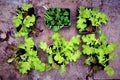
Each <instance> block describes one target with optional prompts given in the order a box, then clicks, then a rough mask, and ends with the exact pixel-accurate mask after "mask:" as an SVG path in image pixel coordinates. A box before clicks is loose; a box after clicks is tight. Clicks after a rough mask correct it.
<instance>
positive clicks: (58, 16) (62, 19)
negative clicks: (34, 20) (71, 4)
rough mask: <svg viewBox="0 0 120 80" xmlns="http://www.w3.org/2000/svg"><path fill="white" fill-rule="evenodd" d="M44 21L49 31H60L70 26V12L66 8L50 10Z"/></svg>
mask: <svg viewBox="0 0 120 80" xmlns="http://www.w3.org/2000/svg"><path fill="white" fill-rule="evenodd" d="M44 14H45V16H44V21H45V23H46V27H47V28H48V29H50V28H52V29H53V31H58V30H59V29H60V28H62V27H64V26H70V25H71V22H70V11H69V9H64V8H49V9H48V10H46V11H45V13H44Z"/></svg>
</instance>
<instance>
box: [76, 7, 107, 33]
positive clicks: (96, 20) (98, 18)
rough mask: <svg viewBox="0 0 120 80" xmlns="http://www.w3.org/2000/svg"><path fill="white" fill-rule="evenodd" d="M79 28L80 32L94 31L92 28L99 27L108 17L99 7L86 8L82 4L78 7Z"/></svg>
mask: <svg viewBox="0 0 120 80" xmlns="http://www.w3.org/2000/svg"><path fill="white" fill-rule="evenodd" d="M78 12H79V13H78V17H77V23H76V24H77V26H76V27H77V29H78V30H79V32H83V31H87V32H89V31H92V30H91V28H94V27H98V26H100V25H101V24H102V23H104V24H106V22H107V21H108V17H107V15H106V14H105V13H103V12H100V10H99V9H97V8H86V7H84V6H80V7H79V9H78Z"/></svg>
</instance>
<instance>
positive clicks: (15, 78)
mask: <svg viewBox="0 0 120 80" xmlns="http://www.w3.org/2000/svg"><path fill="white" fill-rule="evenodd" d="M25 2H26V3H32V4H33V5H34V8H35V14H36V16H40V17H39V18H38V19H37V21H36V25H35V27H36V28H38V29H40V30H43V31H42V32H38V36H35V35H33V37H34V41H35V45H36V46H37V44H38V42H39V41H46V42H47V43H48V44H51V43H52V40H51V38H50V36H51V34H52V30H48V29H46V28H45V24H44V20H43V15H44V14H43V12H44V8H43V7H42V6H43V5H46V4H47V5H48V6H49V7H52V6H53V7H63V8H69V9H70V10H71V21H72V26H71V27H70V28H63V29H61V30H60V31H59V33H60V34H61V35H62V36H63V37H64V38H65V39H67V40H69V39H70V38H71V37H72V36H74V35H77V30H76V28H75V26H76V25H75V22H76V10H77V8H78V7H79V6H81V5H82V6H86V7H96V8H99V9H100V10H101V11H103V12H105V13H106V14H107V15H108V16H109V21H108V24H107V25H102V26H101V27H102V30H103V32H105V33H106V35H107V40H108V41H109V42H113V41H115V42H117V44H118V46H117V48H116V49H115V53H116V54H117V55H118V56H117V57H116V58H115V60H113V61H110V62H109V63H110V65H111V66H112V67H113V69H114V70H115V74H114V76H112V77H109V76H107V75H106V73H105V72H104V71H103V70H101V71H98V72H96V73H95V74H94V75H93V76H92V77H91V79H90V80H108V79H109V80H113V79H114V80H117V79H119V80H120V0H0V36H2V38H4V39H3V40H0V80H86V76H87V74H88V72H89V70H90V67H88V66H86V65H84V63H83V61H84V59H85V57H83V56H82V57H81V58H80V59H79V60H77V62H76V63H70V64H69V65H67V66H66V72H65V73H63V74H60V73H59V72H58V71H56V70H50V71H49V72H38V71H34V70H32V71H30V72H29V73H28V74H25V75H22V74H20V73H19V72H18V71H17V70H16V68H15V66H14V65H13V64H8V63H7V59H8V58H9V57H10V56H11V54H12V53H13V51H12V48H10V47H9V46H10V45H11V44H15V45H16V44H17V43H18V41H21V42H22V41H23V38H15V37H14V33H15V32H16V30H15V28H14V27H13V25H12V17H13V16H14V15H15V10H16V8H17V7H20V6H21V5H22V3H25ZM38 50H39V52H40V53H39V55H40V56H41V59H42V60H43V61H46V58H45V57H43V56H44V53H43V52H42V51H41V50H40V49H38Z"/></svg>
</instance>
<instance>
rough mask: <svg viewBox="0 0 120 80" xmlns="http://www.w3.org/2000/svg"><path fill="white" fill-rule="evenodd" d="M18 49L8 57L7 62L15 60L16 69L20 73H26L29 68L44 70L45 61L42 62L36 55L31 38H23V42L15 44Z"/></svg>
mask: <svg viewBox="0 0 120 80" xmlns="http://www.w3.org/2000/svg"><path fill="white" fill-rule="evenodd" d="M17 48H18V51H19V50H23V52H22V51H21V52H20V51H19V53H16V54H15V55H16V56H15V57H14V58H10V59H8V63H11V62H13V61H16V62H17V65H16V66H17V69H18V70H19V71H20V72H21V73H22V74H24V73H27V72H28V71H29V70H31V69H35V70H38V71H45V63H43V62H42V61H41V60H40V59H39V57H38V56H37V51H36V50H34V42H33V39H32V38H30V37H29V38H25V43H24V44H21V43H19V44H18V45H17Z"/></svg>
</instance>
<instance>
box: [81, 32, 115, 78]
mask: <svg viewBox="0 0 120 80" xmlns="http://www.w3.org/2000/svg"><path fill="white" fill-rule="evenodd" d="M105 38H106V36H105V34H104V33H102V32H101V31H100V34H99V37H98V38H96V36H95V34H88V35H83V37H82V41H83V45H82V49H83V50H82V53H83V55H86V56H87V59H86V60H85V64H87V65H91V66H92V65H94V64H99V65H101V66H102V67H104V70H105V71H106V73H107V74H108V75H109V76H112V75H113V74H114V70H113V69H112V68H111V67H110V65H109V64H107V63H108V61H110V60H113V59H114V58H115V56H116V54H114V53H112V51H113V50H114V49H115V48H116V43H108V42H107V41H106V40H105ZM107 56H108V57H107Z"/></svg>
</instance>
